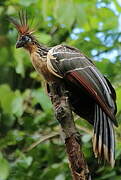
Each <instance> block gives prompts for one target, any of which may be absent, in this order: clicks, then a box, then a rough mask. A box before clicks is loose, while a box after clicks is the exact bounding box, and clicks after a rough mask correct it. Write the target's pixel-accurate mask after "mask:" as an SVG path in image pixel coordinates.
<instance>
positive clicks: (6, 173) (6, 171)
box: [0, 153, 9, 180]
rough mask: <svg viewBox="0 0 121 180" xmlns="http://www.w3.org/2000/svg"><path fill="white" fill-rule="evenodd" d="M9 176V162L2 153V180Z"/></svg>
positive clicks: (0, 160)
mask: <svg viewBox="0 0 121 180" xmlns="http://www.w3.org/2000/svg"><path fill="white" fill-rule="evenodd" d="M8 176H9V164H8V162H7V161H6V159H4V157H3V156H2V154H1V153H0V180H5V179H7V177H8Z"/></svg>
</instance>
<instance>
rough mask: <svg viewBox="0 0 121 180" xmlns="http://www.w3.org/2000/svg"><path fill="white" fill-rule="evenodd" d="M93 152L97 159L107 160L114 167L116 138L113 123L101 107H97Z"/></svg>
mask: <svg viewBox="0 0 121 180" xmlns="http://www.w3.org/2000/svg"><path fill="white" fill-rule="evenodd" d="M93 151H94V154H95V157H98V158H99V159H104V160H106V161H107V162H108V163H109V164H110V165H111V166H112V167H114V164H115V136H114V128H113V122H112V120H111V119H110V118H109V117H108V116H107V115H106V114H105V112H103V111H102V109H101V108H100V107H99V105H95V118H94V136H93Z"/></svg>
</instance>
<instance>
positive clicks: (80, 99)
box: [9, 12, 118, 167]
mask: <svg viewBox="0 0 121 180" xmlns="http://www.w3.org/2000/svg"><path fill="white" fill-rule="evenodd" d="M9 20H10V22H11V23H12V24H13V25H14V26H15V28H16V29H17V31H18V34H19V37H18V40H17V42H16V48H24V49H25V50H27V51H28V52H29V54H30V57H31V58H30V59H31V62H32V65H33V66H34V68H35V70H36V71H37V72H38V73H39V74H42V75H43V77H44V79H45V81H46V83H47V84H49V83H51V82H59V80H61V81H60V82H63V83H64V85H65V88H66V90H67V91H68V92H69V95H68V98H69V103H70V105H71V107H72V110H73V111H74V112H75V113H76V114H77V115H79V116H80V117H81V118H84V119H85V120H87V121H88V122H89V123H90V124H91V125H92V126H93V129H94V130H93V138H92V142H93V151H94V155H95V157H96V158H97V157H98V158H100V159H104V160H105V161H107V162H108V163H109V164H110V165H111V166H112V167H114V165H115V132H114V126H116V127H117V126H118V123H117V120H116V112H117V106H116V93H115V90H114V88H113V86H112V85H111V83H110V81H109V80H108V79H107V78H106V77H105V76H104V75H103V74H101V72H100V71H99V70H98V69H97V67H96V66H95V64H94V62H93V61H92V60H91V59H90V58H88V57H87V56H85V55H84V54H83V53H82V52H80V50H79V49H77V48H75V47H71V46H68V45H64V44H59V45H56V46H54V47H45V46H43V45H42V44H41V43H39V41H38V40H37V38H36V36H35V35H34V32H35V31H34V30H33V29H31V28H30V26H29V23H28V17H27V14H26V13H23V12H20V13H19V18H14V17H10V18H9Z"/></svg>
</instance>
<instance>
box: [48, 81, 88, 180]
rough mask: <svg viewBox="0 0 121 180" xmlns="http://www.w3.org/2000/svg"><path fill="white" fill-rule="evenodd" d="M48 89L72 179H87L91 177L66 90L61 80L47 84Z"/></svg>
mask: <svg viewBox="0 0 121 180" xmlns="http://www.w3.org/2000/svg"><path fill="white" fill-rule="evenodd" d="M48 91H49V95H50V97H51V101H52V103H53V106H54V110H55V116H56V119H57V120H58V122H59V124H60V125H61V128H62V131H63V133H64V135H65V145H66V151H67V154H68V159H69V162H70V168H71V172H72V176H73V180H89V179H90V178H91V177H90V176H89V170H88V166H87V164H86V161H85V159H84V155H83V153H82V151H81V138H80V134H79V133H78V132H77V130H76V127H75V123H74V119H73V116H72V112H71V108H70V105H69V101H68V94H67V93H68V92H67V91H66V90H65V87H64V84H63V83H62V82H60V83H58V84H57V83H51V84H49V87H48Z"/></svg>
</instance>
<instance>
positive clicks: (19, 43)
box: [16, 40, 24, 48]
mask: <svg viewBox="0 0 121 180" xmlns="http://www.w3.org/2000/svg"><path fill="white" fill-rule="evenodd" d="M23 46H24V42H23V41H22V40H18V41H17V43H16V48H21V47H23Z"/></svg>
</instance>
